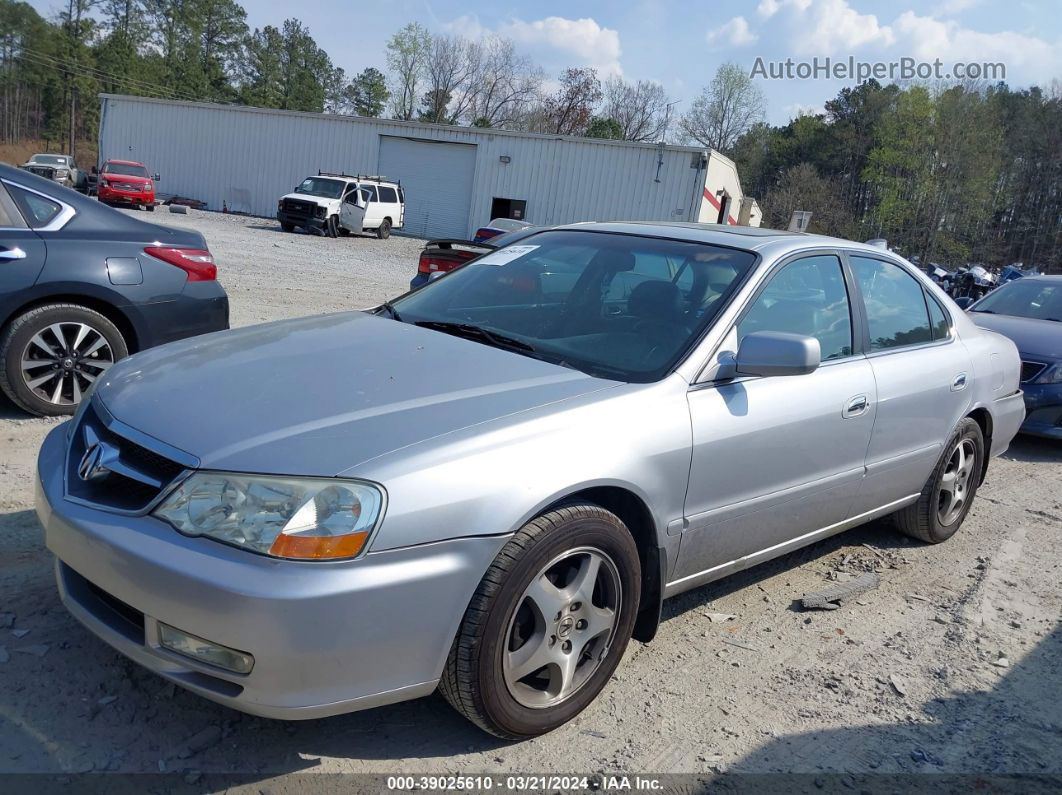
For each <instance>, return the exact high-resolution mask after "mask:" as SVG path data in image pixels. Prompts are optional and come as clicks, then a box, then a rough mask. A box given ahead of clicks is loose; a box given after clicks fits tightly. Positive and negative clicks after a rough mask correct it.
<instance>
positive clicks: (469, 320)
mask: <svg viewBox="0 0 1062 795" xmlns="http://www.w3.org/2000/svg"><path fill="white" fill-rule="evenodd" d="M755 260H756V256H755V255H754V254H753V253H752V252H749V251H740V250H736V249H731V248H724V247H722V246H712V245H707V244H704V243H690V242H682V241H676V240H662V239H658V238H649V237H639V236H635V235H622V234H613V233H603V232H592V231H581V230H580V231H571V230H557V231H548V232H540V233H538V234H536V235H532V236H531V237H527V238H525V239H523V240H522V241H521V242H520V243H518V244H516V245H511V246H508V247H506V248H502V249H499V250H498V251H494V252H492V253H490V254H487V255H486V256H484V257H481V258H480V259H478V260H476V261H475V262H471V263H469V264H468V265H465V266H464V267H462V268H460V269H458V270H455V271H453V272H451V273H449V274H447V275H446V276H444V277H442V278H440V279H437V280H436V281H433V282H430V283H429V284H427V285H425V286H424V287H422V288H421V289H420V290H417V291H416V292H413V293H409V294H408V295H406V296H405V297H403V298H401V299H399V300H397V301H395V302H394V304H393V308H394V309H395V310H397V313H398V315H399V316H400V317H401V319H402V321H403V322H406V323H423V324H428V325H429V327H434V328H439V324H460V327H461V333H466V334H467V333H469V331H470V327H475V328H478V329H485V330H486V331H488V332H492V333H493V334H494V335H495V338H494V339H493V340H489V341H493V342H496V343H497V342H499V340H502V342H500V343H499V347H504V346H505V343H504V339H503V338H507V339H508V341H509V344H510V346H511V348H512V349H513V350H514V351H515V352H517V353H523V354H525V355H531V356H536V357H538V358H542V359H545V360H547V361H552V362H554V363H557V364H564V365H568V366H570V367H575V368H577V369H580V370H583V371H584V372H587V373H590V374H591V375H599V376H602V377H607V378H615V379H618V380H623V381H640V382H645V381H655V380H658V379H659V378H661V377H662V376H663V375H664V374H665V373H666V372H667V371H668V370H669V369H670V368H671V367H672V366H673V365H674V364H675V363H676V362H677V361H678V360H679V358H680V357H681V356H682V355H683V353H685V351H686V350H687V349H688V348H689V347H690V345H691V344H693V342H694V341H695V340H696V339H697V337H698V336H699V335H700V332H701V331H702V330H703V329H704V328H705V327H707V325H708V324H709V323H710V322H711V321H712V319H713V318H714V317H715V316H716V314H717V313H718V312H719V310H720V309H721V308H722V307H723V305H724V303H725V300H726V299H727V298H728V297H729V296H730V294H731V293H732V292H733V291H734V290H735V289H736V287H737V285H738V283H739V282H740V280H741V279H742V277H743V276H744V275H745V274H746V273H747V272H748V270H749V268H750V267H751V266H752V264H753V263H754V262H755ZM453 328H455V329H456V328H457V327H456V326H454V327H453ZM473 330H474V329H473ZM513 343H518V345H517V344H513Z"/></svg>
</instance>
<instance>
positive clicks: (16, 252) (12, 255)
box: [0, 246, 26, 259]
mask: <svg viewBox="0 0 1062 795" xmlns="http://www.w3.org/2000/svg"><path fill="white" fill-rule="evenodd" d="M25 258H26V252H25V251H23V250H22V249H20V248H19V247H18V246H15V247H14V248H0V259H25Z"/></svg>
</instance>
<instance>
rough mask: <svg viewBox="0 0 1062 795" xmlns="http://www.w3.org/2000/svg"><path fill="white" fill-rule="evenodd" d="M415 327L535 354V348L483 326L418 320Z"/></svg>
mask: <svg viewBox="0 0 1062 795" xmlns="http://www.w3.org/2000/svg"><path fill="white" fill-rule="evenodd" d="M413 325H415V326H422V327H424V328H430V329H434V330H435V331H442V332H444V333H446V334H453V335H454V336H455V337H470V338H472V339H475V340H478V341H480V342H486V343H487V344H488V345H493V346H494V347H495V348H511V349H514V350H518V351H528V352H531V353H534V352H535V346H534V345H529V344H528V343H526V342H524V341H523V340H518V339H516V338H515V337H507V336H506V335H504V334H499V333H498V332H496V331H489V330H488V329H485V328H483V327H482V326H476V325H473V324H472V323H450V322H447V321H445V320H418V321H416V322H415V323H414V324H413Z"/></svg>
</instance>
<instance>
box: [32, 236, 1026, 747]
mask: <svg viewBox="0 0 1062 795" xmlns="http://www.w3.org/2000/svg"><path fill="white" fill-rule="evenodd" d="M1019 370H1020V363H1019V359H1018V354H1017V351H1016V350H1015V347H1014V345H1013V343H1011V342H1010V341H1009V340H1008V339H1006V338H1004V337H1001V336H999V335H997V334H994V333H992V332H990V331H986V330H982V329H979V328H977V327H976V326H975V325H973V323H971V322H970V321H969V320H968V319H967V317H966V316H965V315H964V314H963V313H962V312H961V311H959V310H958V309H957V307H956V306H955V305H954V304H953V303H952V301H951V300H950V299H949V298H948V297H947V296H946V295H944V294H943V293H942V292H941V291H940V290H939V289H938V288H937V287H936V286H934V285H933V284H932V283H931V282H930V281H929V280H928V279H926V278H925V277H924V276H923V275H922V274H921V273H920V272H919V271H918V270H917V269H915V268H913V267H912V266H911V265H910V264H909V263H907V262H906V261H905V260H903V259H901V258H899V257H897V256H896V255H894V254H892V253H890V252H888V251H885V250H882V249H880V248H876V247H872V246H866V245H861V244H858V243H851V242H848V241H844V240H836V239H830V238H822V237H814V236H808V235H796V234H788V233H784V232H774V231H767V230H758V229H749V228H740V227H728V228H722V227H713V226H698V225H682V224H675V225H667V224H660V225H646V224H590V225H577V226H572V227H568V228H559V229H551V230H548V231H542V232H539V233H537V234H534V235H532V236H531V237H528V238H526V239H524V240H521V241H520V242H519V243H518V244H516V245H512V246H509V247H507V248H504V249H501V250H498V251H495V252H492V253H490V254H488V255H486V256H484V257H482V258H480V259H479V260H476V261H474V262H472V263H470V264H468V265H465V266H463V267H461V268H459V269H457V270H455V271H453V272H451V273H449V274H447V275H446V276H444V277H442V278H440V279H438V280H436V281H433V282H432V283H430V284H429V285H427V286H426V287H424V288H422V289H420V290H418V291H416V292H413V293H409V294H407V295H405V296H403V297H401V298H399V299H397V300H395V301H394V302H390V303H388V304H385V305H383V306H381V307H379V308H377V309H376V310H374V311H372V312H368V313H363V312H351V313H345V314H337V315H326V316H318V317H310V318H305V319H300V320H292V321H285V322H280V323H273V324H269V325H264V326H256V327H253V328H243V329H239V330H234V331H228V332H222V333H218V334H212V335H208V336H205V337H199V338H196V339H191V340H187V341H183V342H177V343H173V344H171V345H167V346H163V347H162V348H157V349H154V350H149V351H145V352H143V353H140V354H137V355H136V356H133V357H130V358H129V359H126V360H125V361H122V362H119V363H118V364H116V365H115V366H114V367H112V368H111V369H110V370H108V372H107V374H106V377H105V378H101V379H100V381H99V385H98V388H97V389H96V391H95V394H94V395H93V397H92V400H91V401H86V402H84V403H83V405H82V408H81V410H80V411H79V413H78V415H77V416H76V417H75V418H74V419H73V420H72V421H71V422H69V423H67V424H65V425H62V426H60V427H58V428H57V429H56V430H55V431H54V432H52V434H51V435H50V436H49V437H48V439H47V440H46V442H45V443H44V446H43V449H42V450H41V453H40V460H39V494H38V513H39V515H40V517H41V521H42V522H43V524H44V526H45V528H46V532H47V542H48V546H49V548H50V549H51V550H52V551H53V552H54V553H55V555H56V559H57V563H56V569H57V577H58V583H59V589H60V592H61V595H62V599H63V601H64V603H65V604H66V606H67V607H68V608H69V610H70V611H71V612H72V613H73V614H74V615H75V616H76V617H77V618H78V619H80V620H81V621H82V622H83V623H84V624H85V625H86V626H87V627H88V628H89V629H91V630H92V631H93V632H95V633H96V634H97V635H99V636H100V637H101V638H103V639H104V640H105V641H107V642H108V643H110V644H111V645H112V646H114V647H115V648H116V649H118V650H119V651H121V652H122V653H124V654H126V655H128V656H129V657H131V658H132V659H134V660H136V661H137V662H139V663H140V664H142V665H144V666H146V667H147V668H149V669H151V670H153V671H155V672H157V673H159V674H160V675H162V676H164V677H166V678H168V679H170V680H172V681H174V682H176V683H177V684H180V685H181V686H183V687H186V688H188V689H190V690H192V691H194V692H196V693H199V694H200V695H202V696H205V697H207V698H210V699H214V700H215V701H219V702H221V703H223V704H227V705H229V706H231V707H234V708H236V709H240V710H244V711H247V712H251V713H255V714H259V715H265V716H270V717H277V718H309V717H318V716H323V715H331V714H336V713H341V712H348V711H351V710H357V709H363V708H366V707H371V706H376V705H380V704H386V703H390V702H395V701H400V700H403V699H409V698H415V697H418V696H423V695H426V694H428V693H431V692H432V691H434V690H435V689H436V688H439V689H441V691H442V693H443V694H444V695H445V697H446V698H447V699H448V700H449V701H450V703H451V704H453V706H454V707H455V708H456V709H457V710H458V711H460V712H461V713H463V714H464V715H466V716H467V717H468V718H469V719H471V720H472V721H474V722H475V723H476V724H478V725H479V726H481V727H482V728H484V729H486V730H487V731H489V732H492V733H494V734H496V735H499V736H501V737H507V738H525V737H532V736H534V735H538V734H541V733H543V732H546V731H549V730H551V729H553V728H555V727H557V726H559V725H561V724H563V723H564V722H565V721H568V720H570V719H571V718H572V717H573V716H575V715H577V714H578V713H579V712H580V711H581V710H582V709H584V708H585V707H586V706H587V705H588V704H589V703H590V702H591V701H592V700H593V699H594V698H595V697H596V696H597V694H598V693H599V692H600V691H601V689H602V688H603V687H604V686H605V684H606V683H607V682H608V680H609V678H610V676H611V675H612V673H613V671H615V670H616V667H617V666H618V665H619V664H620V660H621V658H622V656H623V653H624V650H625V648H626V646H627V643H628V641H629V640H630V639H631V638H632V637H633V638H635V639H637V640H639V641H642V642H648V641H649V640H651V639H652V637H653V635H654V633H655V632H656V629H657V624H658V622H659V620H660V607H661V602H662V600H663V599H665V598H667V597H669V596H673V595H675V594H677V593H680V592H682V591H686V590H688V589H691V588H696V587H698V586H700V585H703V584H704V583H707V582H710V581H712V580H715V579H717V578H719V577H723V576H725V575H727V574H730V573H731V572H735V571H737V570H740V569H744V568H746V567H749V566H753V565H755V564H757V563H760V562H761V561H765V560H768V559H770V558H773V557H776V556H778V555H782V554H785V553H786V552H788V551H790V550H793V549H796V548H797V547H800V546H803V545H805V544H810V543H812V542H815V541H818V540H820V539H823V538H825V537H827V536H830V535H832V534H834V533H839V532H841V531H843V530H846V529H848V528H850V527H854V526H856V525H859V524H862V523H864V522H867V521H870V520H872V519H875V518H878V517H883V516H892V517H893V518H894V520H895V523H896V525H897V526H898V527H899V529H900V530H902V531H903V532H905V533H908V534H910V535H912V536H914V537H916V538H918V539H920V540H922V541H925V542H927V543H937V542H941V541H944V540H946V539H947V538H949V537H950V536H951V535H952V534H954V533H955V532H956V531H957V530H958V529H959V527H960V526H961V525H962V522H963V520H964V518H965V517H966V515H967V512H968V511H969V510H970V506H971V503H972V501H973V499H974V495H975V494H976V492H977V488H978V485H979V484H980V483H981V481H982V480H983V478H984V475H985V470H986V468H987V466H988V462H989V460H990V458H991V457H992V456H995V455H998V454H1000V453H1001V452H1003V451H1004V450H1006V448H1007V446H1008V444H1009V443H1010V440H1011V438H1012V437H1013V436H1014V434H1015V432H1016V431H1017V429H1018V426H1019V425H1020V424H1021V422H1022V418H1023V416H1024V406H1023V401H1022V394H1021V392H1020V390H1019V388H1018V381H1019Z"/></svg>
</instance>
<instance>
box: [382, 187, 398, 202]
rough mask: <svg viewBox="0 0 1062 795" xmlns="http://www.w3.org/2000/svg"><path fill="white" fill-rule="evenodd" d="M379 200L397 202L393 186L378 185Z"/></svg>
mask: <svg viewBox="0 0 1062 795" xmlns="http://www.w3.org/2000/svg"><path fill="white" fill-rule="evenodd" d="M380 201H382V202H391V203H394V202H397V201H398V194H397V193H395V189H394V188H388V187H387V186H386V185H381V186H380Z"/></svg>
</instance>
